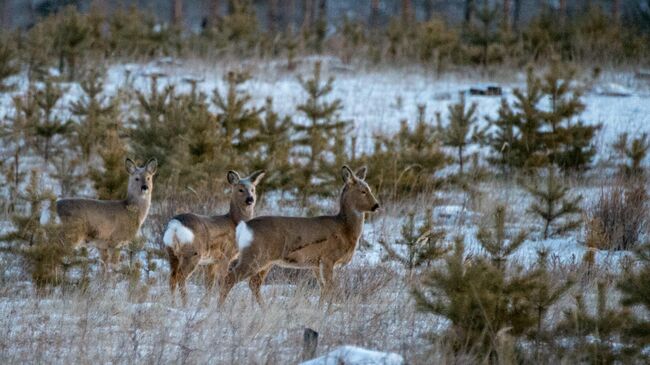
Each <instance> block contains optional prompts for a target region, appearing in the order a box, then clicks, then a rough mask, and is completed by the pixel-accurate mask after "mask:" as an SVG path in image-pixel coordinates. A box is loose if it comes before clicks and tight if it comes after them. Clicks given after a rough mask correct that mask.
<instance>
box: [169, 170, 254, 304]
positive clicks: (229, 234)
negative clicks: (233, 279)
mask: <svg viewBox="0 0 650 365" xmlns="http://www.w3.org/2000/svg"><path fill="white" fill-rule="evenodd" d="M264 174H265V172H264V171H256V172H254V173H252V174H251V175H250V176H249V177H247V178H244V179H242V178H240V177H239V174H238V173H237V172H235V171H228V176H227V178H228V183H229V184H230V185H231V187H232V192H231V196H230V210H229V211H228V213H226V214H225V215H215V216H202V215H198V214H193V213H184V214H179V215H176V216H174V217H173V218H172V219H171V220H170V221H169V223H167V229H166V230H165V234H164V236H163V242H164V243H165V246H166V249H167V254H168V255H169V267H170V269H171V274H170V277H169V287H170V289H171V292H172V297H173V295H174V292H175V290H176V287H177V286H178V287H179V289H180V292H181V298H182V300H183V304H185V303H186V302H187V291H186V289H185V282H186V281H187V279H188V278H189V277H190V275H192V273H193V272H194V270H196V268H197V267H198V266H199V265H209V268H208V275H209V276H208V287H209V288H212V286H213V284H214V281H215V280H216V281H221V280H222V279H223V277H224V276H225V273H226V271H227V270H228V264H229V263H230V261H231V260H232V259H233V257H235V256H236V255H237V252H238V251H237V245H236V244H235V227H237V224H239V222H243V221H247V220H249V219H251V218H253V214H254V210H255V201H256V194H255V187H256V186H257V184H258V183H259V182H260V180H261V179H262V177H264ZM260 284H261V283H260ZM250 285H251V290H253V291H255V290H256V289H255V285H256V281H255V279H251V282H250Z"/></svg>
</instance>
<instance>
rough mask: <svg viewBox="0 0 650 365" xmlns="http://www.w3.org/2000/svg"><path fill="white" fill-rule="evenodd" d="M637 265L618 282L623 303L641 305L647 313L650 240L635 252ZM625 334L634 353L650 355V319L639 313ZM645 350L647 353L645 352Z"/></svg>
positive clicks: (649, 293) (630, 268)
mask: <svg viewBox="0 0 650 365" xmlns="http://www.w3.org/2000/svg"><path fill="white" fill-rule="evenodd" d="M635 254H636V258H637V260H636V261H637V265H633V267H629V268H627V269H626V270H625V271H624V272H623V275H622V276H621V278H620V279H619V281H618V283H617V288H618V289H619V290H620V292H621V294H622V298H621V304H623V306H625V307H626V308H630V309H632V308H633V307H640V308H643V309H644V310H645V312H646V313H648V311H650V242H646V243H645V244H643V245H641V246H639V247H638V249H637V250H636V252H635ZM624 335H625V336H626V339H627V340H628V341H629V342H630V344H631V345H632V350H633V353H634V354H635V355H636V356H637V357H638V358H639V360H641V361H643V360H644V359H645V360H646V361H647V360H648V358H649V357H650V355H649V354H648V353H647V345H648V343H650V319H648V317H647V316H645V317H644V316H643V315H639V314H638V312H637V315H635V316H633V317H632V318H631V320H630V325H629V326H628V327H627V328H626V329H625V332H624ZM644 351H646V352H645V354H644Z"/></svg>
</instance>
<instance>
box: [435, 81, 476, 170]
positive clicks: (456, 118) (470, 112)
mask: <svg viewBox="0 0 650 365" xmlns="http://www.w3.org/2000/svg"><path fill="white" fill-rule="evenodd" d="M477 107H478V104H476V103H472V104H471V105H470V106H469V108H468V107H467V105H466V102H465V95H464V94H463V93H461V94H460V100H459V101H458V103H456V104H452V105H450V106H449V108H448V109H449V123H448V124H447V126H445V127H443V126H442V121H441V118H440V116H439V115H437V117H438V129H439V130H440V134H441V137H442V140H443V144H444V145H445V146H449V147H452V148H454V149H456V154H457V156H458V165H459V167H460V175H463V166H464V162H465V159H464V157H465V156H464V151H465V149H466V148H467V146H468V145H469V144H470V143H472V142H473V141H475V140H476V137H477V135H478V134H477V130H476V126H475V124H476V121H477V116H476V108H477ZM472 127H474V128H473V130H472Z"/></svg>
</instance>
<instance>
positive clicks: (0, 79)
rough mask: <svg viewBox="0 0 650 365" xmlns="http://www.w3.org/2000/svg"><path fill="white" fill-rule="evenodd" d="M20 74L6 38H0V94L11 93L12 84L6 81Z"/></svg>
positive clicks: (13, 53)
mask: <svg viewBox="0 0 650 365" xmlns="http://www.w3.org/2000/svg"><path fill="white" fill-rule="evenodd" d="M18 72H20V67H19V65H18V62H17V55H16V52H15V51H14V49H13V48H12V47H11V45H10V44H9V41H8V39H7V38H6V37H3V36H0V92H6V91H12V90H13V89H14V88H15V85H14V84H10V83H9V82H8V81H7V79H8V78H10V77H11V76H14V75H16V74H18Z"/></svg>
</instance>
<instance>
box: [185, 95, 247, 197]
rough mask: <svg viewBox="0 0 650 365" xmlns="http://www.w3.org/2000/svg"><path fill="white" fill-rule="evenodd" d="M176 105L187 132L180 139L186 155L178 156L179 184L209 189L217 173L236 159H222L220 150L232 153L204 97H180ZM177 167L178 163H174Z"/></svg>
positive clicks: (234, 162) (222, 154)
mask: <svg viewBox="0 0 650 365" xmlns="http://www.w3.org/2000/svg"><path fill="white" fill-rule="evenodd" d="M179 104H180V107H181V108H182V110H184V111H185V113H184V114H185V117H184V118H185V119H186V123H187V132H186V133H185V135H184V136H183V139H184V142H185V143H186V145H187V153H185V154H184V155H183V156H182V160H181V161H182V162H183V163H181V164H180V166H177V167H178V170H179V179H180V181H181V183H184V184H187V185H189V186H192V187H193V188H196V187H197V185H199V184H203V185H201V186H205V187H206V188H210V187H211V186H212V184H214V182H215V181H218V180H219V177H221V176H220V173H219V172H220V171H223V169H225V168H228V166H232V164H236V163H237V161H239V160H240V159H239V158H237V156H232V155H231V156H225V155H226V154H225V153H224V152H223V151H224V150H232V148H233V147H232V146H231V145H226V144H225V143H224V138H223V135H222V134H221V131H222V130H221V128H220V125H219V124H218V123H217V116H216V115H214V114H213V113H211V112H210V110H209V107H210V106H209V104H208V100H207V96H206V95H205V94H204V93H198V94H197V93H193V94H191V95H190V96H189V98H188V96H186V95H183V96H182V97H181V98H179ZM174 162H175V163H177V162H178V161H174Z"/></svg>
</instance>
